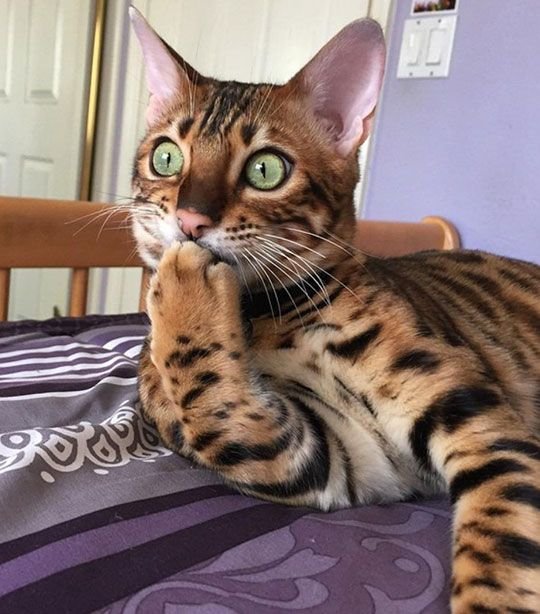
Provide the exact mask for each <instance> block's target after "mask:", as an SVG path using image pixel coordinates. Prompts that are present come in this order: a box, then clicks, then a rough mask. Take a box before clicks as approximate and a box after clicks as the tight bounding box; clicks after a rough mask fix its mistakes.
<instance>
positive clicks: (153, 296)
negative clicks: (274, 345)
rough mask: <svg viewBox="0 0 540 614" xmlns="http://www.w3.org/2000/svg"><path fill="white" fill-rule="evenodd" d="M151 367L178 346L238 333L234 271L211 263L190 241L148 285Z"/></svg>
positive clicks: (169, 255)
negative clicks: (152, 363)
mask: <svg viewBox="0 0 540 614" xmlns="http://www.w3.org/2000/svg"><path fill="white" fill-rule="evenodd" d="M147 304H148V314H149V316H150V320H151V322H152V344H151V348H152V349H151V356H152V360H153V362H154V364H156V366H157V367H158V368H159V364H160V363H161V362H164V361H166V360H167V358H168V356H169V355H170V354H171V353H172V352H177V351H178V347H177V346H178V344H180V345H186V346H187V345H190V344H192V343H196V344H198V345H200V346H201V347H205V345H206V344H208V343H214V344H216V343H218V344H219V343H223V342H224V341H226V340H228V339H229V338H231V337H234V336H236V335H238V334H239V333H240V332H241V324H240V322H241V319H240V309H239V289H238V282H237V278H236V274H235V273H234V271H233V269H232V267H230V266H229V265H228V264H225V263H223V262H218V263H216V262H215V258H214V256H213V255H212V253H211V252H209V251H208V250H206V249H204V248H202V247H199V246H198V245H197V244H196V243H193V242H192V241H187V242H185V243H175V244H173V245H172V246H171V247H170V248H169V249H168V250H167V251H166V252H165V254H164V255H163V258H162V259H161V262H160V264H159V266H158V269H157V272H156V273H155V275H154V277H153V278H152V280H151V282H150V289H149V292H148V300H147Z"/></svg>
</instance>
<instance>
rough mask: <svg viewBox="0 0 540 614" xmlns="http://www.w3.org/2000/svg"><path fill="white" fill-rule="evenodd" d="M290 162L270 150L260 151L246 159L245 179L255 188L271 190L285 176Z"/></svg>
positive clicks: (280, 182) (282, 180)
mask: <svg viewBox="0 0 540 614" xmlns="http://www.w3.org/2000/svg"><path fill="white" fill-rule="evenodd" d="M289 168H290V164H288V163H287V162H286V161H285V160H284V159H283V158H282V157H281V156H279V155H278V154H276V153H273V152H271V151H260V152H258V153H256V154H254V155H253V156H251V158H250V159H249V160H248V161H247V164H246V167H245V171H244V172H245V177H246V181H247V182H248V183H249V184H250V185H251V186H253V187H254V188H257V190H273V189H274V188H277V187H278V186H279V185H281V184H282V183H283V182H284V181H285V179H286V178H287V175H288V171H289Z"/></svg>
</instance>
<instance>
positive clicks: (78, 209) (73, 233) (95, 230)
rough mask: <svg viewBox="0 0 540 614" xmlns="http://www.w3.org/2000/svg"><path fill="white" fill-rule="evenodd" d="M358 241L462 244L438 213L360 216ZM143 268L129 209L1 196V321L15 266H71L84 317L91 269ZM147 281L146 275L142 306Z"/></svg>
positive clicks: (376, 248) (392, 249) (413, 246)
mask: <svg viewBox="0 0 540 614" xmlns="http://www.w3.org/2000/svg"><path fill="white" fill-rule="evenodd" d="M109 213H110V221H109V222H108V223H105V219H106V218H107V216H108V215H109ZM355 243H356V246H357V247H358V248H359V249H361V250H363V251H364V252H366V253H368V254H372V255H375V256H399V255H402V254H406V253H410V252H414V251H420V250H424V249H456V248H459V246H460V242H459V236H458V233H457V231H456V229H455V228H454V226H453V225H452V224H451V223H450V222H447V221H446V220H443V219H442V218H439V217H428V218H425V219H423V220H422V221H421V222H418V223H402V222H376V221H367V220H360V221H358V222H357V230H356V240H355ZM142 266H143V263H142V262H141V260H140V259H139V258H138V256H137V255H136V254H135V252H134V249H133V238H132V236H131V234H130V231H129V229H128V214H127V213H126V212H124V211H116V212H113V209H112V208H111V206H110V205H108V204H104V203H94V202H83V201H66V200H46V199H38V198H15V197H0V321H2V320H5V319H6V318H7V312H8V302H9V286H10V272H11V269H13V268H28V267H38V268H39V267H67V268H70V269H71V270H72V275H71V286H70V301H69V315H71V316H79V315H84V314H85V313H86V303H87V295H88V275H89V269H90V268H93V267H142ZM147 282H148V275H147V274H145V275H143V280H142V284H141V296H140V307H141V309H144V298H145V294H146V292H145V290H146V285H147Z"/></svg>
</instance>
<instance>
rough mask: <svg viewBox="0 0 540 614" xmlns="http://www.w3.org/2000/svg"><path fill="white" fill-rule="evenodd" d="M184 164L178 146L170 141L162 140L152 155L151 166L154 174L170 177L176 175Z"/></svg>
mask: <svg viewBox="0 0 540 614" xmlns="http://www.w3.org/2000/svg"><path fill="white" fill-rule="evenodd" d="M183 166H184V155H183V154H182V151H181V150H180V147H178V145H176V144H175V143H173V142H172V141H163V142H162V143H160V144H159V145H158V146H157V147H156V148H155V149H154V154H153V155H152V168H153V170H154V172H155V173H156V175H161V176H162V177H170V176H171V175H177V174H178V173H179V172H180V171H181V170H182V167H183Z"/></svg>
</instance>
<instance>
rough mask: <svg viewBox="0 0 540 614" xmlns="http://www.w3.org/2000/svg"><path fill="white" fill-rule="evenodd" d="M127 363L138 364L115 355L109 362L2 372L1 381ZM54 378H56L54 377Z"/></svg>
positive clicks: (38, 378)
mask: <svg viewBox="0 0 540 614" xmlns="http://www.w3.org/2000/svg"><path fill="white" fill-rule="evenodd" d="M122 363H123V364H125V365H127V366H129V367H134V366H135V365H136V363H135V361H134V360H131V359H129V358H127V356H123V355H120V356H115V357H114V358H111V359H110V360H109V361H108V362H103V363H100V364H88V363H82V364H79V365H70V366H69V367H68V368H66V367H54V368H53V369H33V370H31V371H16V372H15V373H0V381H2V382H6V381H11V380H12V379H14V378H16V379H14V381H18V380H24V379H26V378H29V377H32V378H36V381H46V380H47V379H50V378H49V377H46V376H54V375H60V374H64V373H66V374H69V373H72V372H73V371H83V370H86V371H92V370H93V369H103V367H116V366H118V365H119V364H122ZM110 370H111V369H105V370H104V371H102V373H108V372H109V371H110ZM99 374H100V373H99V372H98V373H92V374H91V375H92V377H95V376H96V375H99ZM63 377H69V375H65V376H63ZM74 377H80V375H75V376H74ZM52 379H55V378H54V377H53V378H52Z"/></svg>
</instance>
